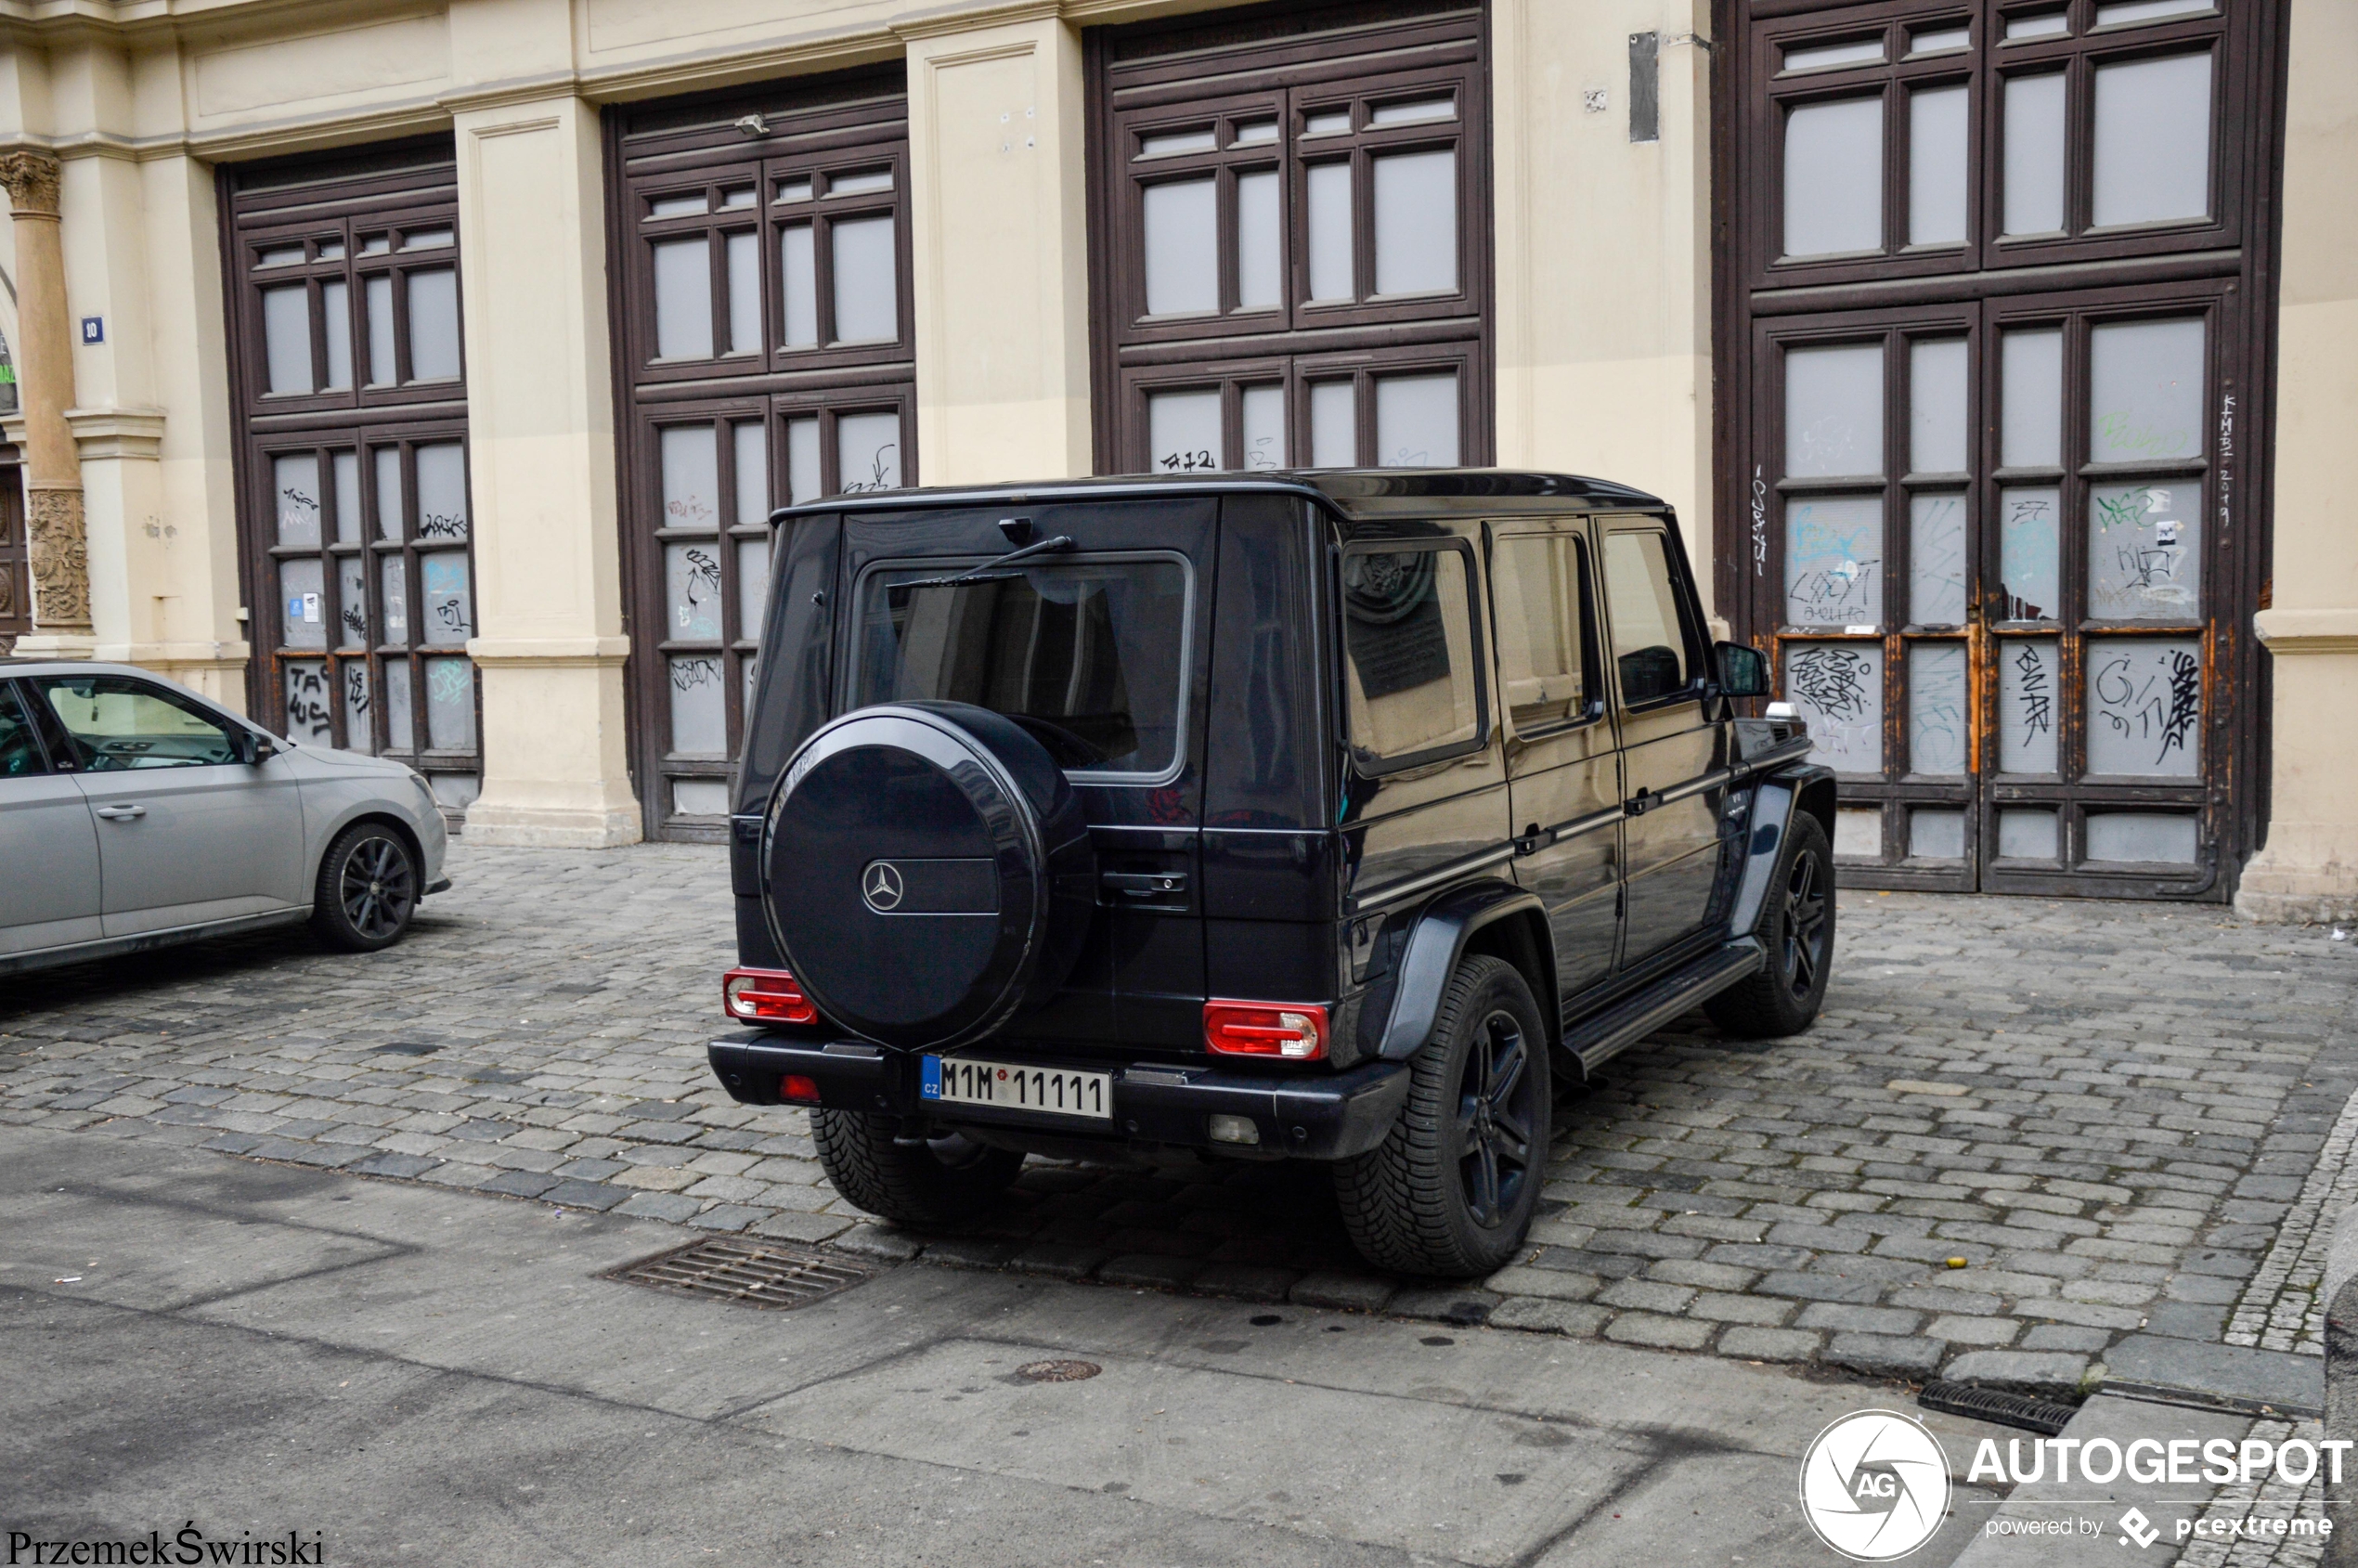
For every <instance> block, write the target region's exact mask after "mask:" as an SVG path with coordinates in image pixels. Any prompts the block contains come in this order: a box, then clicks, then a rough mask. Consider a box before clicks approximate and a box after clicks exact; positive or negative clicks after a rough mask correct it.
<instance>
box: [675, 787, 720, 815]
mask: <svg viewBox="0 0 2358 1568" xmlns="http://www.w3.org/2000/svg"><path fill="white" fill-rule="evenodd" d="M671 810H672V811H673V812H674V813H675V814H676V815H679V816H682V817H725V816H727V815H728V814H729V786H728V784H726V783H724V782H723V781H721V780H719V779H674V780H672V781H671Z"/></svg>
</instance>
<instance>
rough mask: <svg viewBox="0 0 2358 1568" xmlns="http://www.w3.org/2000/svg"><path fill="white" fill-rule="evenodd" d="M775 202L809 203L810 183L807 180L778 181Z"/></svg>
mask: <svg viewBox="0 0 2358 1568" xmlns="http://www.w3.org/2000/svg"><path fill="white" fill-rule="evenodd" d="M777 200H778V201H810V180H808V179H798V180H780V181H779V182H778V195H777Z"/></svg>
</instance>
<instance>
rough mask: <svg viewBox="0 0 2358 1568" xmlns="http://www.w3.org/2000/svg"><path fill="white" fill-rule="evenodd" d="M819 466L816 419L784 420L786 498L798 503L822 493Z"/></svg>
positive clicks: (812, 499) (795, 503)
mask: <svg viewBox="0 0 2358 1568" xmlns="http://www.w3.org/2000/svg"><path fill="white" fill-rule="evenodd" d="M825 483H826V482H825V480H824V479H823V478H822V477H821V474H820V468H819V421H817V420H815V419H802V420H788V421H786V500H787V501H788V503H789V504H792V505H796V506H799V505H801V504H802V503H803V502H804V501H815V500H817V499H819V498H820V496H821V495H823V494H824V493H825V492H824V490H823V486H824V485H825Z"/></svg>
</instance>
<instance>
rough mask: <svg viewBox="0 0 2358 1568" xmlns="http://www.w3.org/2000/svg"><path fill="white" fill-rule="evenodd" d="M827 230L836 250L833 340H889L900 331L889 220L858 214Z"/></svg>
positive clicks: (896, 273)
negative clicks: (858, 215) (859, 216)
mask: <svg viewBox="0 0 2358 1568" xmlns="http://www.w3.org/2000/svg"><path fill="white" fill-rule="evenodd" d="M827 233H828V238H829V240H830V242H831V244H832V246H833V249H834V252H835V254H834V257H833V260H834V262H835V269H836V342H837V343H890V342H891V341H892V340H893V339H895V338H897V337H899V336H900V283H899V277H900V275H899V273H898V272H896V271H895V270H894V266H893V254H892V220H891V219H890V218H860V219H856V220H854V221H851V222H848V223H837V224H836V225H834V226H832V227H830V228H829V229H828V231H827Z"/></svg>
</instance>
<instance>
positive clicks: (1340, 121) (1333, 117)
mask: <svg viewBox="0 0 2358 1568" xmlns="http://www.w3.org/2000/svg"><path fill="white" fill-rule="evenodd" d="M1350 129H1351V110H1347V109H1329V110H1321V111H1320V112H1318V113H1316V114H1305V115H1303V116H1302V135H1303V136H1342V135H1344V134H1345V133H1347V132H1348V131H1349V130H1350Z"/></svg>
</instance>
